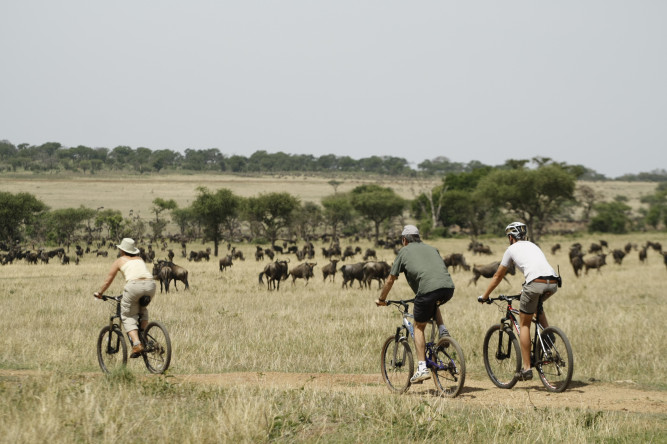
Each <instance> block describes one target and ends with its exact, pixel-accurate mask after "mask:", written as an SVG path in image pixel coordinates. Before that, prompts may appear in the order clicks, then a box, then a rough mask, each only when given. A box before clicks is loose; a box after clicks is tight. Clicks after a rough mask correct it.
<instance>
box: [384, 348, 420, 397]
mask: <svg viewBox="0 0 667 444" xmlns="http://www.w3.org/2000/svg"><path fill="white" fill-rule="evenodd" d="M380 368H381V372H382V379H384V382H386V383H387V385H388V386H389V388H390V389H391V390H392V391H393V392H396V393H403V392H405V391H406V390H407V389H408V388H409V387H410V378H411V377H412V374H413V373H414V371H415V367H414V361H413V360H412V350H410V345H408V342H407V341H406V340H399V341H396V336H390V337H388V338H387V340H386V341H385V342H384V345H383V346H382V355H381V356H380Z"/></svg>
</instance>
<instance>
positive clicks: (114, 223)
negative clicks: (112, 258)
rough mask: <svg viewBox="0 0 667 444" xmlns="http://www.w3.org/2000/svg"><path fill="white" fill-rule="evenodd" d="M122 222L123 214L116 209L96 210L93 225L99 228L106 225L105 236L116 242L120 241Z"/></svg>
mask: <svg viewBox="0 0 667 444" xmlns="http://www.w3.org/2000/svg"><path fill="white" fill-rule="evenodd" d="M124 222H125V221H124V220H123V215H122V214H121V212H120V211H118V210H112V209H107V210H102V211H98V212H97V215H96V216H95V226H96V227H98V228H100V229H101V228H103V227H106V229H107V237H108V238H110V239H113V240H114V241H116V242H120V240H121V239H122V238H121V236H122V233H121V230H122V228H123V224H124Z"/></svg>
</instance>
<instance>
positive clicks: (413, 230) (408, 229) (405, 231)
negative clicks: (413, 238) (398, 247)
mask: <svg viewBox="0 0 667 444" xmlns="http://www.w3.org/2000/svg"><path fill="white" fill-rule="evenodd" d="M410 234H416V235H419V228H417V227H415V226H414V225H406V226H405V227H403V232H402V233H401V236H408V235H410Z"/></svg>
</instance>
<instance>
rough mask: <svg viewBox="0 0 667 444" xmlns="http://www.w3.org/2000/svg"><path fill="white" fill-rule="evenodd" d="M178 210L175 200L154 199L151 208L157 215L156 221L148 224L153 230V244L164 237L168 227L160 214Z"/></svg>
mask: <svg viewBox="0 0 667 444" xmlns="http://www.w3.org/2000/svg"><path fill="white" fill-rule="evenodd" d="M176 208H178V204H176V201H175V200H174V199H169V200H165V199H162V198H160V197H157V198H155V199H153V208H151V212H152V213H154V214H155V220H152V221H150V222H148V225H150V227H151V229H152V230H153V242H155V241H156V240H157V238H159V237H160V236H162V232H163V231H164V228H165V227H166V226H167V220H166V219H162V218H160V214H162V213H163V212H164V211H166V210H171V211H173V210H175V209H176Z"/></svg>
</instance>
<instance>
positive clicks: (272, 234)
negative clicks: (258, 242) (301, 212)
mask: <svg viewBox="0 0 667 444" xmlns="http://www.w3.org/2000/svg"><path fill="white" fill-rule="evenodd" d="M298 207H299V200H298V199H297V198H296V197H294V196H292V195H291V194H289V193H287V192H282V193H266V194H260V195H259V196H257V197H250V198H248V199H247V200H246V214H247V217H248V219H249V220H250V221H251V222H255V223H256V224H259V226H261V228H262V230H263V232H264V234H265V236H266V237H267V238H268V239H269V240H270V241H271V245H273V244H275V242H276V239H278V235H279V233H280V231H281V230H283V229H285V228H287V227H289V226H290V225H291V223H292V218H293V216H294V210H295V209H296V208H298Z"/></svg>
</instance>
